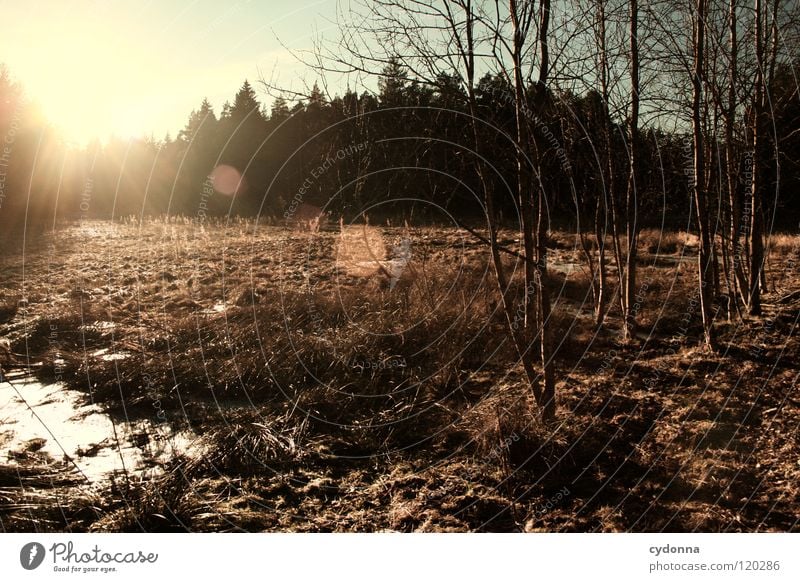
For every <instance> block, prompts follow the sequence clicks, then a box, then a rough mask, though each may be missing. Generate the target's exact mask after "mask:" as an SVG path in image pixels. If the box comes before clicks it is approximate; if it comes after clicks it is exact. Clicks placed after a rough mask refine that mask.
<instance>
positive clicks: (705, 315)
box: [691, 0, 714, 347]
mask: <svg viewBox="0 0 800 582" xmlns="http://www.w3.org/2000/svg"><path fill="white" fill-rule="evenodd" d="M694 8H695V10H694V42H693V50H694V74H693V75H692V142H693V152H694V159H693V164H694V172H693V175H692V184H691V186H692V195H693V197H694V202H695V211H696V213H697V225H698V230H699V232H700V248H699V252H698V274H699V277H698V283H699V286H700V312H701V315H702V319H703V336H704V339H705V343H706V345H707V346H709V347H713V343H714V338H713V334H712V324H713V315H712V308H711V302H712V292H713V288H714V281H713V275H714V271H713V268H712V254H713V252H714V250H713V247H712V246H711V235H710V232H709V222H708V207H707V201H706V168H705V157H706V150H705V147H704V140H703V131H704V124H703V107H702V104H703V79H704V77H705V64H704V56H705V31H706V18H707V12H706V0H696V3H695V7H694Z"/></svg>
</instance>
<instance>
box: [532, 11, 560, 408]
mask: <svg viewBox="0 0 800 582" xmlns="http://www.w3.org/2000/svg"><path fill="white" fill-rule="evenodd" d="M549 25H550V0H541V3H540V21H539V43H540V47H541V55H540V56H541V63H540V66H539V88H540V89H541V95H542V98H543V99H544V100H545V101H546V100H547V81H548V77H549V74H550V58H549V54H550V53H549V48H548V31H549ZM537 163H540V160H538V159H537ZM540 175H541V172H540ZM538 192H539V201H538V202H539V208H538V211H539V216H538V227H537V228H538V232H537V234H538V242H539V245H538V249H537V251H538V252H537V256H536V268H537V277H538V284H539V285H538V291H539V292H538V293H537V298H538V306H537V307H538V311H539V337H540V345H541V355H542V371H543V374H544V390H543V394H542V399H543V400H544V404H543V406H544V410H543V411H542V418H544V420H546V421H549V420H552V419H554V418H555V415H556V380H555V366H554V362H553V353H552V346H551V343H550V342H551V339H550V325H551V321H550V315H551V307H550V291H549V290H548V289H547V286H546V285H545V281H544V277H545V274H546V273H547V244H546V243H547V231H548V230H549V224H548V222H549V217H548V215H547V212H548V210H547V202H546V200H545V192H544V188H543V187H542V185H541V184H539V188H538Z"/></svg>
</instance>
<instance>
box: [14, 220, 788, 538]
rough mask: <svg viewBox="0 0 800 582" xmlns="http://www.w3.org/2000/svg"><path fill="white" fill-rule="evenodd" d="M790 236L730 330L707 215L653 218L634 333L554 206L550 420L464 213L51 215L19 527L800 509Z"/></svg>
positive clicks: (632, 517) (25, 290) (20, 418)
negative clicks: (599, 291) (700, 250)
mask: <svg viewBox="0 0 800 582" xmlns="http://www.w3.org/2000/svg"><path fill="white" fill-rule="evenodd" d="M503 234H504V244H506V245H508V246H514V245H515V244H517V241H516V240H515V236H514V233H512V232H508V233H503ZM772 243H773V244H772V246H771V255H770V261H769V265H768V267H769V276H768V290H767V293H766V295H765V316H764V318H760V319H754V318H744V319H739V318H737V317H731V318H730V320H729V319H728V318H727V316H726V315H724V314H720V315H719V317H718V321H717V326H718V331H719V347H718V349H717V350H716V351H715V352H711V351H708V350H705V349H703V348H701V347H699V345H700V342H699V338H700V335H701V326H700V319H699V318H700V314H699V309H697V308H696V307H694V306H693V295H694V289H695V288H696V286H697V285H696V255H695V249H694V248H693V246H692V237H691V236H689V235H685V234H684V235H681V234H678V233H667V234H664V235H663V236H662V235H660V234H659V233H657V232H646V233H643V236H642V239H641V248H640V264H639V275H638V276H639V280H640V284H641V307H640V309H639V318H638V321H639V324H640V333H639V335H638V337H637V339H636V340H635V341H633V342H626V343H623V342H622V341H621V337H620V334H619V311H618V309H617V308H616V306H615V305H613V304H611V305H610V310H611V311H610V314H609V319H608V321H607V324H606V326H604V327H603V328H601V329H600V330H599V331H596V330H595V329H594V326H593V325H592V312H591V309H592V306H591V290H590V288H589V278H588V276H587V274H586V270H585V269H584V268H583V267H582V266H581V265H582V264H583V260H584V259H583V251H582V250H581V247H580V244H579V241H578V238H577V237H576V236H575V235H569V234H564V233H555V234H554V235H553V236H552V237H551V247H552V248H551V254H550V261H551V267H550V269H549V275H548V285H549V286H550V287H551V290H552V294H553V298H554V314H553V317H554V321H553V326H554V330H555V333H554V337H555V338H556V339H557V354H556V367H557V379H558V384H557V395H558V407H559V410H558V418H557V421H556V422H555V423H554V424H553V425H552V426H543V425H541V424H540V423H539V421H537V420H536V418H537V415H536V408H535V405H534V403H533V401H532V397H531V396H530V394H529V391H528V389H527V387H526V383H525V381H524V375H523V374H522V372H521V370H520V369H519V366H517V365H516V364H515V360H516V358H515V357H514V354H513V350H512V349H511V346H510V345H509V344H508V343H506V341H505V335H504V327H503V319H502V314H501V313H500V311H499V309H498V304H497V291H496V288H495V285H494V283H493V279H492V272H491V264H490V258H489V253H488V251H487V249H486V248H485V247H484V246H483V245H482V244H481V243H480V242H479V241H477V240H476V239H474V238H473V237H472V236H471V235H470V234H468V233H466V232H464V231H460V230H456V229H446V228H432V227H423V228H408V227H389V226H369V227H368V226H362V225H359V226H345V227H344V228H343V229H340V228H339V227H336V228H332V229H329V230H327V231H323V232H316V233H312V232H300V231H297V230H291V229H286V228H281V227H274V226H265V225H260V224H256V223H254V222H253V221H235V222H233V223H229V224H206V225H198V224H196V223H191V222H190V221H184V220H180V219H177V220H176V219H173V220H150V221H146V222H144V223H142V224H139V223H136V222H131V223H111V222H87V223H84V224H81V225H65V226H63V227H60V228H58V229H56V230H54V231H51V232H46V233H42V234H40V235H29V237H28V239H27V240H26V241H25V244H24V246H23V245H22V244H21V243H20V244H19V245H17V246H16V248H14V249H13V250H9V251H7V252H6V254H5V255H4V256H3V257H2V259H1V260H2V270H0V290H1V291H0V336H1V337H2V339H0V364H2V367H3V370H4V372H5V373H6V380H8V381H7V382H5V383H4V384H2V386H0V406H2V408H0V451H2V456H3V458H2V459H0V528H2V530H4V531H87V530H88V531H184V530H192V531H197V530H202V531H262V530H267V531H388V530H393V531H661V530H665V531H791V530H796V529H797V528H798V516H799V515H800V489H798V485H797V484H798V482H800V452H799V451H800V447H799V446H798V432H797V431H798V426H800V395H799V394H798V389H797V380H798V376H799V375H800V349H799V348H798V339H797V331H796V326H797V323H798V317H800V283H798V281H800V265H799V264H798V263H799V262H800V238H798V237H790V236H783V237H773V240H772ZM509 260H511V258H509ZM611 270H612V275H613V272H614V270H613V265H612V269H611ZM612 281H615V279H614V277H612ZM518 287H519V289H518V292H522V288H521V285H519V284H518ZM46 427H49V430H48V429H47V428H46Z"/></svg>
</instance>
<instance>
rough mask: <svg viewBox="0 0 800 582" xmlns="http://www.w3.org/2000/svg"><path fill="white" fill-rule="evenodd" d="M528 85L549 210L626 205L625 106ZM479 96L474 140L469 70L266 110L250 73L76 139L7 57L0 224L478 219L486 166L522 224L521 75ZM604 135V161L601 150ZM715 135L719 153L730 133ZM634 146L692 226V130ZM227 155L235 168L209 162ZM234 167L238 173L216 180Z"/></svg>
mask: <svg viewBox="0 0 800 582" xmlns="http://www.w3.org/2000/svg"><path fill="white" fill-rule="evenodd" d="M526 90H527V91H528V92H529V94H530V95H529V96H528V101H530V102H531V103H533V102H535V103H538V104H540V106H538V107H537V108H536V109H535V110H529V111H527V112H526V115H527V116H528V117H529V118H530V120H531V123H532V124H533V125H535V126H536V127H537V128H538V129H537V130H538V131H539V132H541V134H542V139H541V140H540V141H541V147H542V148H543V151H541V152H540V156H541V166H540V171H539V174H538V175H537V176H535V177H534V179H536V180H537V181H541V183H542V185H543V187H544V189H545V190H546V191H547V192H548V196H549V205H550V212H551V216H550V220H551V221H552V224H553V225H555V226H559V227H562V228H570V229H575V228H578V227H579V226H580V227H581V228H591V224H592V221H593V215H594V212H595V206H596V200H597V197H598V195H606V193H610V194H611V195H615V196H617V197H618V203H619V205H620V208H621V207H622V206H623V203H624V201H623V200H622V193H624V190H625V181H626V180H627V163H628V156H627V153H626V152H627V149H628V147H629V144H628V141H629V140H628V138H627V135H626V129H625V120H624V119H615V118H614V116H613V115H612V114H611V113H610V111H609V107H608V106H607V104H606V103H605V102H604V100H603V96H602V94H601V92H600V90H599V89H598V90H588V91H586V92H584V93H583V94H577V93H576V92H572V91H567V90H557V89H551V88H547V89H546V91H547V98H546V100H542V99H538V98H537V99H535V100H534V99H533V96H534V94H535V93H536V92H537V91H540V88H538V87H537V86H536V84H535V83H530V84H529V85H528V86H527V89H526ZM795 91H796V87H795V86H794V85H793V77H792V75H791V70H788V69H787V70H781V71H778V72H777V73H776V75H775V78H774V82H773V86H772V87H770V94H771V95H772V96H773V97H774V98H776V101H777V102H780V103H782V104H784V106H783V108H782V109H781V110H780V111H776V112H775V113H774V121H775V127H776V128H777V129H778V133H776V134H773V135H771V136H769V137H770V138H772V139H774V140H778V142H779V143H780V147H779V148H775V147H772V146H773V145H774V144H769V145H768V146H767V147H766V148H765V149H766V150H767V151H770V152H774V154H775V155H780V156H782V157H783V161H784V164H783V165H782V168H781V169H782V172H781V176H780V183H778V181H777V179H778V177H777V175H775V172H774V171H772V172H771V174H770V175H769V176H768V177H767V182H768V183H769V184H770V185H771V186H772V185H774V188H775V189H778V188H779V189H780V191H781V192H786V191H790V190H792V189H795V188H796V187H797V185H798V182H799V179H798V177H800V173H798V168H797V164H796V160H797V159H798V158H800V140H799V139H798V138H797V135H796V133H797V131H796V130H797V128H798V115H800V111H798V105H797V100H796V99H795V100H793V99H792V98H791V97H792V95H793V94H794V92H795ZM474 101H475V106H476V108H477V115H478V116H479V117H480V119H481V123H480V124H478V125H477V126H476V129H477V131H478V132H479V133H480V135H479V136H478V143H480V144H481V148H480V151H476V148H475V147H474V144H475V136H474V135H472V124H471V123H470V121H469V120H470V115H471V113H470V108H469V98H468V95H467V94H466V92H465V89H464V84H463V81H462V79H461V78H460V77H459V76H458V75H456V74H455V73H454V74H452V75H449V74H441V75H439V76H438V77H437V78H436V79H435V82H434V83H430V82H427V83H426V82H422V81H420V80H419V79H415V78H414V77H413V75H411V74H410V73H409V71H408V70H407V69H406V68H405V67H404V66H402V65H401V64H400V62H399V61H398V60H391V61H390V62H389V63H388V64H387V65H386V66H385V67H384V68H383V69H382V71H381V75H380V81H379V90H378V91H377V93H376V94H373V93H370V92H362V93H360V94H357V93H355V92H353V91H350V90H348V91H346V92H345V93H344V94H343V95H341V96H335V97H333V98H328V97H326V96H325V95H324V94H323V93H322V92H321V91H320V90H319V88H318V87H317V86H314V88H313V89H312V90H311V91H310V93H309V95H308V96H307V97H306V98H304V99H298V100H297V101H296V102H294V103H289V102H288V101H287V100H286V99H284V98H281V97H278V98H276V99H274V100H273V101H272V104H271V108H270V109H269V110H267V108H266V107H265V106H264V105H263V104H261V103H260V102H259V100H258V98H257V95H256V92H255V90H254V89H253V87H252V86H251V84H250V83H248V82H247V81H245V82H244V84H243V85H242V87H241V88H240V90H239V91H238V93H236V95H235V97H234V99H233V102H232V103H228V104H225V106H224V107H223V109H222V111H220V112H219V113H218V114H217V112H215V111H214V109H213V107H212V106H211V105H210V104H209V103H208V101H206V100H203V101H202V102H201V103H200V104H199V106H198V108H197V109H196V110H195V111H193V112H192V113H191V115H190V116H189V119H188V121H187V123H186V125H185V127H184V128H183V129H182V130H181V131H180V132H179V133H178V135H177V136H176V137H175V138H174V139H171V138H170V137H169V136H167V137H166V138H165V139H163V140H155V139H139V140H120V139H112V140H111V141H110V142H109V143H107V144H105V145H101V144H100V143H93V144H90V145H89V146H88V147H86V148H84V149H77V148H70V147H67V146H66V145H65V144H64V143H63V142H62V140H61V138H60V137H59V136H58V135H57V133H56V132H55V131H54V130H53V129H52V128H50V127H49V126H48V125H47V124H46V121H45V120H43V119H42V118H41V116H40V115H39V114H38V112H37V111H35V110H33V109H32V108H31V106H30V105H28V104H27V103H26V101H25V99H24V97H23V93H22V89H21V88H20V87H19V86H17V85H16V84H14V83H13V81H12V80H11V78H10V76H9V74H8V73H7V72H5V71H4V72H3V73H2V76H0V103H2V111H0V131H2V135H3V136H4V144H3V146H4V149H3V155H2V160H0V187H1V188H2V189H1V190H0V197H1V198H0V200H1V201H2V206H0V223H2V224H5V225H21V224H27V225H28V226H33V225H36V224H45V225H49V224H52V223H53V221H54V220H55V221H60V220H76V219H87V218H99V219H108V218H119V217H122V216H128V215H137V216H138V215H154V214H162V213H170V214H182V215H187V216H189V217H197V216H208V215H227V214H233V215H245V216H254V215H259V216H263V217H269V218H271V219H274V220H276V221H281V220H284V219H285V218H287V217H290V218H291V217H293V216H294V215H295V213H296V212H297V209H298V208H309V207H310V208H315V209H322V210H324V211H327V212H329V213H330V214H331V215H332V216H339V215H343V216H345V217H347V218H348V219H353V218H356V217H357V216H358V215H359V214H360V213H362V212H363V213H366V214H368V215H370V216H372V217H378V218H398V219H402V218H403V217H406V218H407V217H408V216H409V215H410V214H412V213H416V214H415V217H416V218H417V219H419V220H425V219H429V220H433V221H437V222H445V223H446V222H449V221H450V219H451V217H452V218H453V219H455V220H456V221H461V220H464V221H470V222H474V221H476V220H477V221H481V220H482V219H484V218H485V212H486V209H485V207H484V204H483V196H482V191H483V190H482V188H483V186H482V185H481V180H488V181H490V182H492V183H493V184H492V191H493V192H495V199H496V200H495V208H494V210H495V212H496V213H497V217H498V219H499V220H502V221H503V222H505V223H508V224H510V225H515V224H517V223H518V220H519V219H518V217H517V214H518V200H517V195H516V188H517V186H516V184H515V175H516V171H517V170H516V163H517V162H516V157H515V153H514V150H515V147H516V146H515V139H516V121H515V98H514V88H513V86H512V85H511V83H510V82H509V79H508V78H507V77H506V76H504V75H502V74H490V73H487V74H486V75H484V76H483V77H482V78H481V79H480V80H479V81H478V82H477V83H476V84H475V87H474ZM793 132H794V133H793ZM736 135H737V136H741V137H740V138H739V139H738V140H737V142H736V143H735V144H734V148H735V156H736V176H735V185H736V187H737V188H739V189H741V191H742V196H741V197H740V198H741V199H742V200H744V196H743V194H744V192H745V190H746V189H747V188H748V184H747V175H746V174H747V172H748V164H749V159H748V157H747V156H748V155H749V154H748V152H749V151H750V146H749V144H748V142H747V140H746V131H745V128H743V127H742V128H737V131H736ZM609 136H610V139H611V141H612V143H611V147H610V148H609V149H610V151H611V152H613V159H612V161H611V163H612V167H611V169H610V170H609V168H608V167H606V166H607V161H606V160H605V159H604V154H603V152H604V151H605V148H606V146H605V144H606V141H607V140H608V139H609ZM687 144H688V145H687ZM710 147H711V148H714V149H715V150H718V151H722V149H723V148H724V144H723V143H715V144H711V146H710ZM639 148H640V171H639V176H638V188H637V191H638V197H639V201H640V208H639V213H640V214H639V216H640V226H645V225H652V226H661V225H662V224H666V225H667V226H668V227H670V228H683V229H686V228H692V227H691V225H690V223H691V214H692V206H691V199H690V192H689V190H688V188H687V175H686V168H687V151H688V152H689V153H688V155H689V157H691V134H690V133H689V129H688V128H687V129H686V133H678V132H668V131H665V130H663V129H659V128H649V129H646V130H642V131H641V136H640V140H639ZM687 148H688V149H687ZM476 156H482V157H485V158H487V159H488V161H489V166H490V171H488V172H487V173H486V174H485V175H483V176H480V175H478V173H477V172H476V166H475V161H476ZM787 161H790V163H786V162H787ZM220 166H221V167H223V169H226V170H228V171H227V172H225V171H218V172H217V173H215V168H219V167H220ZM768 167H769V168H775V167H776V165H775V164H774V163H771V164H768ZM237 176H239V177H240V178H241V180H239V179H238V178H237ZM209 177H211V178H209ZM609 179H613V180H614V181H615V182H616V184H613V185H612V184H609ZM708 179H709V180H711V181H714V180H715V177H714V176H712V175H710V176H709V178H708ZM231 181H234V182H235V184H233V185H230V184H221V183H220V182H231ZM215 182H216V184H215ZM717 194H718V195H719V196H720V198H719V199H717V198H714V197H712V200H711V201H710V203H711V204H712V205H720V204H727V202H726V201H725V199H723V198H724V197H725V196H727V195H726V194H725V193H724V192H721V191H718V192H717ZM766 202H767V204H765V205H764V207H763V209H762V212H763V214H764V217H765V220H766V221H768V222H769V221H771V219H772V217H773V216H775V217H777V218H778V220H779V222H780V224H781V225H783V226H790V225H794V224H795V223H796V222H797V220H796V219H797V217H798V215H800V212H799V211H800V203H799V202H798V200H797V199H796V198H794V199H793V198H792V197H790V196H777V197H769V198H768V200H766ZM576 209H577V210H578V212H577V213H576ZM743 210H744V209H740V211H743Z"/></svg>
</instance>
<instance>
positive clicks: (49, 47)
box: [20, 21, 162, 145]
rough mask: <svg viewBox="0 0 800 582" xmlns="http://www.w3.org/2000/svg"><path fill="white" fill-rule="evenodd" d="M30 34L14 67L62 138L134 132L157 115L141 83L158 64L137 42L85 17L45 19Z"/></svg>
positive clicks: (146, 83) (82, 142)
mask: <svg viewBox="0 0 800 582" xmlns="http://www.w3.org/2000/svg"><path fill="white" fill-rule="evenodd" d="M38 34H39V35H40V38H38V39H30V45H29V47H28V50H27V51H26V53H25V54H24V56H23V57H22V58H23V59H24V61H23V67H22V69H21V71H20V73H21V75H20V76H21V77H22V79H23V83H24V85H25V88H26V91H27V92H28V94H29V95H30V96H31V97H32V98H33V99H34V100H35V101H36V102H37V103H38V104H39V105H40V107H41V111H42V114H43V115H44V116H45V117H46V118H47V119H48V120H49V121H50V122H51V123H52V124H53V125H54V126H56V127H57V128H58V129H59V130H60V131H61V132H62V133H63V135H64V137H65V139H67V140H68V141H71V142H74V143H76V144H79V145H85V144H86V143H88V142H89V141H90V140H92V139H93V138H107V137H108V136H109V135H111V134H115V135H116V136H118V137H138V136H139V135H140V134H141V131H142V128H143V127H147V126H149V125H151V124H152V119H153V117H156V116H157V115H158V111H157V108H158V106H159V104H158V101H157V100H155V99H153V98H152V97H151V96H149V95H147V94H146V93H143V88H147V87H149V86H150V85H151V84H152V79H153V77H154V76H159V74H160V73H162V71H159V70H158V68H159V65H158V63H157V61H156V60H155V59H152V58H150V56H149V55H148V53H147V51H146V50H143V49H142V47H134V46H131V45H130V44H129V43H128V42H126V40H125V39H124V38H114V36H113V32H112V31H111V30H108V29H105V30H98V29H97V27H96V25H95V26H92V25H91V23H89V22H86V21H84V22H82V23H81V22H79V23H77V24H75V25H73V24H64V25H61V26H56V25H54V24H53V23H45V24H44V25H43V26H42V27H41V29H40V31H39V32H38Z"/></svg>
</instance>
